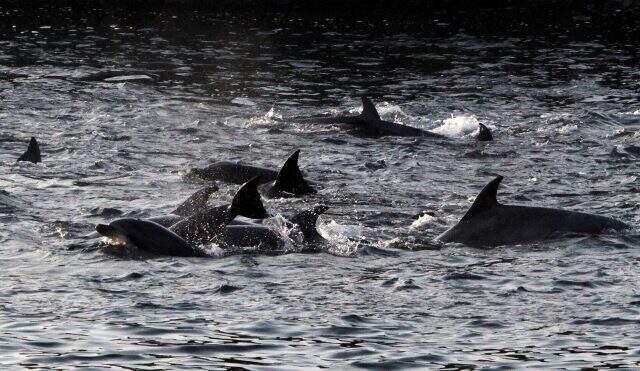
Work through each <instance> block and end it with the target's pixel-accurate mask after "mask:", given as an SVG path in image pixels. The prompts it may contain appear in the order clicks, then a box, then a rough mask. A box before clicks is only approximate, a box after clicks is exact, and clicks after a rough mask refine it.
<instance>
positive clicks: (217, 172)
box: [188, 149, 316, 198]
mask: <svg viewBox="0 0 640 371" xmlns="http://www.w3.org/2000/svg"><path fill="white" fill-rule="evenodd" d="M299 156H300V150H299V149H298V150H296V151H294V152H293V153H292V154H291V155H290V156H289V158H287V160H286V161H285V163H284V165H282V168H280V171H274V170H271V169H265V168H261V167H257V166H249V165H244V164H240V163H233V162H227V161H223V162H216V163H213V164H211V165H209V166H207V167H206V168H203V169H198V168H195V169H192V170H191V171H190V172H189V174H188V175H189V176H196V177H199V178H201V179H204V180H219V181H222V182H228V183H238V182H241V183H242V182H246V180H245V179H251V178H253V177H255V176H260V182H261V183H263V184H264V185H263V186H262V187H261V190H262V192H263V194H264V195H265V196H267V197H270V198H276V197H293V196H302V195H306V194H312V193H316V190H315V189H314V188H313V186H311V185H310V184H309V182H307V181H306V180H305V179H304V176H303V175H302V172H301V171H300V167H299V165H298V158H299Z"/></svg>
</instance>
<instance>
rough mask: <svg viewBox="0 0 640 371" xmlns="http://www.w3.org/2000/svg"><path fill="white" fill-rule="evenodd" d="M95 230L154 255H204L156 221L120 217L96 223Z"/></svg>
mask: <svg viewBox="0 0 640 371" xmlns="http://www.w3.org/2000/svg"><path fill="white" fill-rule="evenodd" d="M96 231H97V232H98V233H100V234H101V235H103V236H105V237H108V238H110V239H111V240H113V241H115V242H119V243H122V244H125V245H127V246H135V247H137V248H138V249H140V250H141V251H145V252H150V253H153V254H156V255H170V256H204V255H206V254H205V252H204V251H202V250H200V249H199V248H197V247H195V246H194V245H192V244H190V243H188V242H187V241H186V240H185V239H184V238H182V237H180V236H178V235H177V234H176V233H174V232H173V231H171V230H169V229H167V228H165V227H163V226H161V225H160V224H158V223H155V222H152V221H150V220H144V219H134V218H122V219H117V220H114V221H112V222H111V223H109V224H108V225H106V224H98V225H97V226H96Z"/></svg>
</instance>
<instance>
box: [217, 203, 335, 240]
mask: <svg viewBox="0 0 640 371" xmlns="http://www.w3.org/2000/svg"><path fill="white" fill-rule="evenodd" d="M328 209H329V207H327V206H324V205H319V206H314V207H313V208H311V209H309V210H304V211H302V212H300V213H298V214H296V215H294V216H293V217H291V219H290V220H289V221H288V222H287V224H288V226H289V227H290V228H293V227H294V226H297V227H298V230H299V231H300V232H302V237H303V242H306V243H314V242H318V241H320V240H321V239H322V236H320V234H319V233H318V231H317V230H316V224H317V221H318V217H319V216H320V215H322V214H323V213H324V212H325V211H327V210H328ZM222 240H223V242H224V244H225V245H228V246H236V247H249V246H258V245H266V246H274V247H276V246H281V245H283V244H284V240H283V239H282V237H281V236H280V235H279V234H278V233H277V232H276V231H274V230H273V229H271V228H269V227H266V226H264V225H261V224H255V223H245V222H237V221H234V222H233V224H229V225H227V226H226V227H225V230H224V233H223V237H222Z"/></svg>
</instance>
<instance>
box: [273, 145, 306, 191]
mask: <svg viewBox="0 0 640 371" xmlns="http://www.w3.org/2000/svg"><path fill="white" fill-rule="evenodd" d="M299 155H300V150H299V149H298V150H296V151H295V152H293V153H292V154H291V156H289V158H288V159H287V161H285V163H284V165H282V168H281V169H280V172H278V176H277V177H276V182H275V184H274V187H275V188H276V189H278V190H280V191H283V192H288V193H292V194H295V195H304V194H309V193H316V190H315V189H313V187H312V186H311V185H309V183H307V181H306V180H304V177H303V176H302V172H301V171H300V167H299V166H298V157H299Z"/></svg>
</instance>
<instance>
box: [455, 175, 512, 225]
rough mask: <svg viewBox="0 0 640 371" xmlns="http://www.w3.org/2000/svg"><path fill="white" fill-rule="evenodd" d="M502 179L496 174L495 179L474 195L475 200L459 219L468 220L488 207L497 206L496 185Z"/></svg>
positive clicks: (498, 184)
mask: <svg viewBox="0 0 640 371" xmlns="http://www.w3.org/2000/svg"><path fill="white" fill-rule="evenodd" d="M501 181H502V176H501V175H498V176H497V177H496V178H495V179H493V180H492V181H490V182H489V183H488V184H487V185H486V186H484V188H482V191H480V194H478V196H477V197H476V200H475V201H473V205H471V207H470V208H469V210H468V211H467V213H466V214H464V216H463V217H462V219H461V220H468V219H470V218H473V217H474V216H476V215H478V214H481V213H483V212H485V211H487V210H489V209H492V208H494V207H496V206H498V205H499V204H498V199H497V195H498V187H500V182H501Z"/></svg>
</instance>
